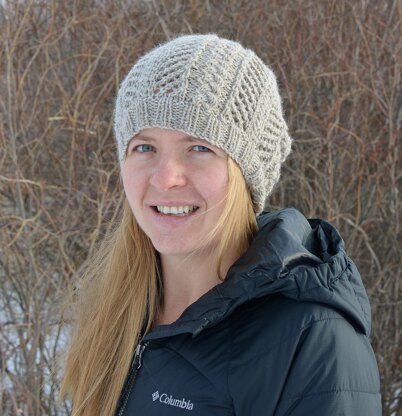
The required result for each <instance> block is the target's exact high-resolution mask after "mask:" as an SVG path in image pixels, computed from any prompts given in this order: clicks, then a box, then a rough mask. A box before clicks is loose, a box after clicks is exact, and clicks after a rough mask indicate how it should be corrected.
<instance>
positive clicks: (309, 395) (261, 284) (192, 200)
mask: <svg viewBox="0 0 402 416" xmlns="http://www.w3.org/2000/svg"><path fill="white" fill-rule="evenodd" d="M115 133H116V138H117V143H118V153H119V160H120V165H121V177H122V182H123V187H124V192H125V196H126V201H125V205H124V209H123V214H122V218H121V221H120V223H119V224H118V225H117V227H116V229H115V231H114V232H113V234H111V235H110V236H109V237H108V238H107V239H106V240H105V241H104V243H103V246H102V247H101V249H100V250H99V252H98V254H97V256H96V257H95V258H94V259H93V261H92V262H91V264H90V266H89V267H88V269H87V272H86V275H85V279H84V283H83V284H82V287H81V295H80V303H79V310H78V318H77V323H76V328H75V333H74V337H73V340H72V343H71V347H70V350H69V353H68V359H67V365H66V374H65V379H64V383H63V386H62V393H63V394H64V393H66V392H69V393H70V394H71V397H72V399H73V403H74V409H73V414H74V415H113V414H117V415H120V416H122V415H181V414H186V413H188V414H195V415H217V416H219V415H237V416H241V415H277V416H279V415H292V416H299V415H300V416H302V415H303V416H305V415H320V416H322V415H365V416H371V415H372V416H375V415H380V414H381V404H380V393H379V376H378V369H377V364H376V361H375V358H374V354H373V351H372V348H371V346H370V343H369V340H368V336H369V334H370V307H369V303H368V299H367V295H366V292H365V290H364V287H363V285H362V281H361V278H360V276H359V273H358V271H357V269H356V267H355V265H354V263H353V262H352V260H351V259H350V258H349V257H348V256H347V255H346V253H345V248H344V244H343V241H342V239H341V237H340V236H339V234H338V232H337V231H336V229H335V228H334V227H333V226H331V225H330V224H328V223H327V222H325V221H323V220H320V219H309V220H308V219H306V218H305V217H304V216H303V215H302V214H301V213H300V212H299V211H297V210H296V209H294V208H288V209H281V210H279V211H276V212H270V213H265V212H262V211H263V208H264V203H265V200H266V198H267V197H268V196H269V195H270V193H271V191H272V189H273V187H274V185H275V184H276V183H277V181H278V179H279V173H280V167H281V164H282V163H283V162H284V160H285V159H286V157H287V156H288V154H289V152H290V147H291V141H292V140H291V138H290V137H289V135H288V131H287V126H286V123H285V121H284V119H283V115H282V109H281V101H280V96H279V93H278V88H277V84H276V79H275V76H274V74H273V73H272V71H271V70H270V69H269V68H268V67H266V66H265V65H264V64H263V63H262V61H261V60H260V59H259V58H258V57H257V56H256V55H255V54H254V53H253V52H252V51H250V50H248V49H245V48H243V47H242V46H241V45H239V44H238V43H236V42H233V41H229V40H226V39H222V38H219V37H218V36H216V35H214V34H206V35H188V36H179V37H177V38H175V39H173V40H172V41H170V42H167V43H165V44H163V45H160V46H158V47H157V48H155V49H153V50H152V51H150V52H149V53H147V54H146V55H145V56H143V57H142V58H141V59H139V61H138V62H137V63H136V64H135V65H134V67H133V68H132V69H131V71H130V72H129V74H128V75H127V77H126V78H125V80H124V81H123V83H122V84H121V87H120V90H119V93H118V97H117V101H116V108H115Z"/></svg>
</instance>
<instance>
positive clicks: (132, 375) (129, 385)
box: [117, 342, 148, 416]
mask: <svg viewBox="0 0 402 416" xmlns="http://www.w3.org/2000/svg"><path fill="white" fill-rule="evenodd" d="M147 345H148V342H145V343H142V342H140V343H139V344H138V345H137V348H136V350H135V354H134V358H133V362H132V364H131V367H130V371H129V373H128V377H127V381H126V383H125V385H124V387H123V390H122V398H121V401H120V403H121V405H120V409H119V411H118V413H117V416H123V414H124V410H125V408H126V406H127V402H128V398H129V396H130V392H131V390H132V389H133V386H134V382H135V379H136V378H137V376H138V371H139V370H140V368H141V364H142V361H141V360H142V354H143V353H144V350H145V348H146V347H147Z"/></svg>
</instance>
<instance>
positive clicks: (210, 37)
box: [114, 34, 292, 214]
mask: <svg viewBox="0 0 402 416" xmlns="http://www.w3.org/2000/svg"><path fill="white" fill-rule="evenodd" d="M148 127H160V128H168V129H173V130H179V131H182V132H184V133H186V134H188V135H190V136H193V137H198V138H200V139H204V140H206V141H207V142H209V143H210V144H212V145H214V146H217V147H219V148H221V149H223V150H224V151H225V152H226V153H227V154H228V155H229V156H230V157H231V158H232V159H234V160H235V161H236V162H237V163H238V165H239V166H240V168H241V170H242V173H243V176H244V178H245V181H246V183H247V185H248V186H249V189H250V192H251V196H252V199H253V203H254V210H255V212H256V214H259V213H260V212H261V211H262V210H263V209H264V204H265V200H266V198H267V197H268V195H269V194H270V193H271V191H272V189H273V187H274V185H275V184H276V183H277V182H278V179H279V175H280V167H281V164H282V163H283V162H284V160H285V159H286V157H287V156H288V154H289V153H290V150H291V143H292V139H291V138H290V137H289V135H288V128H287V125H286V123H285V121H284V119H283V115H282V106H281V99H280V96H279V92H278V87H277V83H276V78H275V75H274V74H273V72H272V71H271V70H270V69H269V68H268V67H267V66H266V65H265V64H264V63H263V62H262V61H261V59H260V58H258V56H257V55H256V54H255V53H254V52H253V51H251V50H249V49H245V48H244V47H243V46H241V45H240V44H239V43H237V42H234V41H231V40H227V39H223V38H220V37H218V36H217V35H215V34H202V35H199V34H197V35H183V36H179V37H176V38H175V39H173V40H171V41H169V42H167V43H164V44H162V45H160V46H158V47H156V48H154V49H152V50H151V51H150V52H148V53H147V54H145V55H144V56H143V57H141V58H140V59H139V60H138V61H137V63H136V64H135V65H134V66H133V67H132V68H131V70H130V72H129V73H128V75H127V76H126V78H125V79H124V80H123V82H122V83H121V86H120V89H119V92H118V95H117V100H116V107H115V121H114V130H115V135H116V139H117V145H118V156H119V161H120V164H121V165H123V163H124V159H125V156H126V149H127V145H128V142H129V141H130V139H131V138H132V137H133V136H134V135H135V134H137V133H138V132H139V131H140V130H142V129H144V128H148Z"/></svg>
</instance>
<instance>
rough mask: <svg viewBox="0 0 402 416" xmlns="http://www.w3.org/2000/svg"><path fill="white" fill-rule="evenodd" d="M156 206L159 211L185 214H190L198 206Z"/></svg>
mask: <svg viewBox="0 0 402 416" xmlns="http://www.w3.org/2000/svg"><path fill="white" fill-rule="evenodd" d="M156 208H157V210H158V212H162V213H163V214H170V215H183V214H188V213H189V212H193V211H194V210H195V209H196V208H197V207H196V206H194V205H185V206H181V207H165V206H162V205H158V206H157V207H156Z"/></svg>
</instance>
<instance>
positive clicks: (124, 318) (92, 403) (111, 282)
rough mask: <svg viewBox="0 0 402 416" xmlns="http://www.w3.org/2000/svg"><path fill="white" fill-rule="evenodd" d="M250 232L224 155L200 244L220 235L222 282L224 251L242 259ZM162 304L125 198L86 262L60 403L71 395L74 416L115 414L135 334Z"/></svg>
mask: <svg viewBox="0 0 402 416" xmlns="http://www.w3.org/2000/svg"><path fill="white" fill-rule="evenodd" d="M256 231H257V222H256V218H255V213H254V209H253V203H252V199H251V196H250V193H249V190H248V187H247V185H246V182H245V180H244V178H243V175H242V173H241V170H240V168H239V166H238V165H237V163H236V162H234V161H233V160H232V159H231V158H228V193H227V197H226V199H225V206H224V209H223V212H222V215H221V218H220V220H219V222H218V224H217V225H216V226H215V227H214V229H213V230H211V232H210V233H209V235H208V236H207V240H206V241H204V244H206V243H207V242H208V241H212V239H213V238H215V237H216V236H217V234H218V233H219V243H218V249H217V256H216V259H217V261H216V270H217V273H218V276H219V278H220V280H222V281H223V280H224V277H223V276H222V274H221V265H222V259H223V257H224V254H225V252H226V251H227V247H228V246H231V247H234V248H235V251H236V252H237V253H238V255H241V254H242V253H243V252H244V251H245V250H246V249H247V247H248V246H249V244H250V241H251V239H252V237H253V236H254V234H255V232H256ZM233 242H234V243H233ZM160 300H161V279H160V271H159V266H158V257H157V253H156V251H155V249H154V247H153V246H152V243H151V241H150V239H149V238H148V237H147V235H146V234H145V233H144V232H143V231H142V230H141V228H140V227H139V225H138V223H137V222H136V220H135V218H134V216H133V214H132V211H131V208H130V206H129V204H128V202H127V200H125V202H124V206H123V213H122V217H121V220H120V223H119V224H117V226H116V227H115V229H114V230H113V231H112V232H111V233H110V234H109V236H108V237H107V238H105V239H104V241H103V242H102V244H101V246H100V248H99V249H98V251H97V253H96V254H95V255H94V257H93V258H92V259H91V261H90V262H89V264H88V265H87V267H86V271H85V273H84V275H83V278H82V282H81V287H80V289H79V296H78V301H76V302H75V306H76V322H75V326H74V332H73V336H72V341H71V344H70V347H69V350H68V353H67V360H66V366H65V374H64V379H63V382H62V386H61V392H60V396H61V398H62V397H64V396H65V395H66V394H68V395H70V396H71V398H72V400H73V413H72V414H73V416H93V415H97V416H98V415H99V416H110V415H112V414H114V412H115V411H116V406H117V402H118V399H119V396H120V392H121V389H122V387H123V384H124V381H125V378H126V375H127V373H128V369H129V366H130V363H131V360H132V356H133V352H134V350H135V348H136V346H137V344H138V340H139V336H140V333H141V330H142V329H143V328H145V333H146V332H148V331H149V330H150V328H151V326H152V322H153V320H154V318H155V316H156V314H157V312H158V307H159V304H160Z"/></svg>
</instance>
